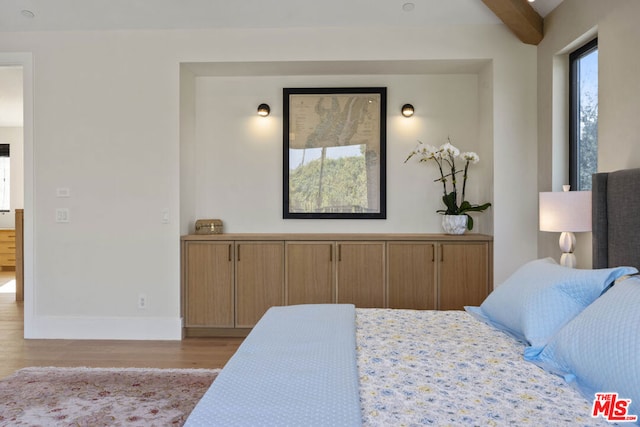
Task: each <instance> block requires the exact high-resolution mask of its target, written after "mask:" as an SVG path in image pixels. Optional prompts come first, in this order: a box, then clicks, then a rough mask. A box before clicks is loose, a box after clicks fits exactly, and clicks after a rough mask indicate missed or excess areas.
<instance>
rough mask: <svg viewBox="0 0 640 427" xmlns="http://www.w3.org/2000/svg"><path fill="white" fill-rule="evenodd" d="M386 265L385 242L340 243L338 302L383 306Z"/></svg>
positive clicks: (360, 305)
mask: <svg viewBox="0 0 640 427" xmlns="http://www.w3.org/2000/svg"><path fill="white" fill-rule="evenodd" d="M384 266H385V243H384V242H338V263H337V294H338V302H339V303H350V304H355V305H356V307H384V281H385V275H384Z"/></svg>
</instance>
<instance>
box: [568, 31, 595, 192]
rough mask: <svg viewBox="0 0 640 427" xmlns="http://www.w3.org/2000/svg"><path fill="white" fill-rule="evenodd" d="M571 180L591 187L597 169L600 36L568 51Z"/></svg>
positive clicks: (578, 187)
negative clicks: (592, 176)
mask: <svg viewBox="0 0 640 427" xmlns="http://www.w3.org/2000/svg"><path fill="white" fill-rule="evenodd" d="M569 66H570V75H569V85H570V99H569V184H571V189H572V190H591V175H592V174H594V173H596V172H597V170H598V39H594V40H592V41H590V42H589V43H587V44H586V45H584V46H582V47H581V48H580V49H578V50H576V51H575V52H573V53H571V54H570V55H569Z"/></svg>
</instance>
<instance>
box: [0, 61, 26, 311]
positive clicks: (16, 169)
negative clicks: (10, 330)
mask: <svg viewBox="0 0 640 427" xmlns="http://www.w3.org/2000/svg"><path fill="white" fill-rule="evenodd" d="M30 61H31V56H30V54H28V55H25V54H3V53H0V157H1V158H0V300H1V301H2V303H3V304H10V303H11V302H13V304H19V305H20V308H22V303H21V302H17V301H21V300H22V298H23V292H22V289H23V287H22V286H20V285H21V284H22V285H23V284H24V281H23V280H22V278H23V277H24V275H23V274H22V272H23V270H21V271H20V278H21V280H20V283H18V284H16V264H17V261H18V260H20V261H18V262H21V261H22V260H23V257H22V256H19V257H18V256H16V255H17V253H16V228H20V230H22V227H21V226H19V227H17V220H16V210H18V211H20V213H22V210H23V208H24V194H25V187H24V183H25V176H26V173H25V165H24V142H25V102H24V100H25V65H27V69H28V73H29V75H31V68H30ZM29 89H30V85H29ZM29 104H30V103H29ZM30 108H31V106H30V105H29V109H30ZM29 133H30V132H29ZM20 242H22V239H20ZM16 291H17V293H16ZM20 311H22V310H20Z"/></svg>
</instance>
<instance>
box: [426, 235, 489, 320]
mask: <svg viewBox="0 0 640 427" xmlns="http://www.w3.org/2000/svg"><path fill="white" fill-rule="evenodd" d="M489 268H490V267H489V244H488V243H485V242H481V243H468V242H467V243H460V244H456V243H443V244H442V245H441V246H440V281H439V305H438V308H439V309H440V310H462V309H463V308H464V306H465V305H475V306H477V305H480V304H482V301H484V299H485V298H486V297H487V295H488V294H489Z"/></svg>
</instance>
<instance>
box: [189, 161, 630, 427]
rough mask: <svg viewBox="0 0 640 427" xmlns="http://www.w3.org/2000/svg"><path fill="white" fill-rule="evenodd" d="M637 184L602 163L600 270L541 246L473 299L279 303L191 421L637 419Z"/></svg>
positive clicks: (596, 198) (597, 207)
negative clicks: (439, 307) (431, 305)
mask: <svg viewBox="0 0 640 427" xmlns="http://www.w3.org/2000/svg"><path fill="white" fill-rule="evenodd" d="M630 195H633V197H630ZM639 196H640V169H635V170H625V171H619V172H612V173H601V174H596V175H594V185H593V230H594V231H593V241H594V243H593V251H594V252H593V263H594V266H595V267H597V270H575V269H568V268H565V267H561V266H559V265H558V264H557V263H556V262H555V261H553V260H552V259H549V258H546V259H539V260H534V261H531V262H529V263H527V264H525V265H523V266H522V267H521V268H519V269H518V270H517V271H516V272H515V273H514V274H513V275H512V276H511V277H510V278H508V279H507V280H506V281H505V282H504V283H502V284H501V285H500V286H498V287H496V289H495V290H494V292H492V293H491V295H490V296H489V297H488V298H487V299H486V300H485V301H484V302H483V303H482V305H481V306H479V307H467V308H466V311H415V310H397V309H360V308H355V307H353V306H351V305H345V304H332V305H329V304H327V305H305V306H289V307H273V308H271V309H270V310H269V311H268V312H267V313H266V314H265V316H264V317H263V318H262V319H261V320H260V322H259V323H258V325H256V327H255V328H254V330H253V331H252V332H251V334H249V336H248V337H247V339H246V340H245V341H244V342H243V344H242V345H241V346H240V348H239V349H238V351H237V353H236V354H235V355H234V356H233V357H232V358H231V360H230V361H229V362H228V363H227V365H226V366H225V368H224V369H223V370H222V372H221V373H220V375H219V376H218V378H217V379H216V380H215V381H214V383H213V384H212V386H211V388H210V389H209V390H208V391H207V392H206V393H205V395H204V396H203V398H202V400H201V401H200V402H199V403H198V405H197V406H196V408H195V409H194V411H193V412H192V413H191V415H190V416H189V418H188V420H187V422H186V425H187V426H192V427H193V426H213V425H223V426H226V425H230V426H235V425H243V426H256V425H265V426H286V425H291V426H301V425H304V426H313V425H317V426H341V425H344V426H357V425H365V426H400V425H406V426H412V425H437V426H442V425H455V426H459V425H482V426H491V425H495V426H500V425H518V426H522V425H571V426H574V425H582V426H591V425H611V423H612V422H618V423H627V422H638V420H637V417H636V416H637V415H640V356H639V355H640V309H638V307H640V279H639V278H637V277H635V276H634V275H635V274H636V273H637V271H638V270H637V269H636V268H635V267H637V266H639V265H640V224H639V221H638V219H637V218H638V217H637V214H635V213H636V212H638V208H639V207H640V206H637V205H638V204H639V203H640V197H639ZM630 199H632V200H630ZM620 206H628V207H629V209H620ZM634 206H635V207H634ZM596 393H599V394H598V395H596Z"/></svg>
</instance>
